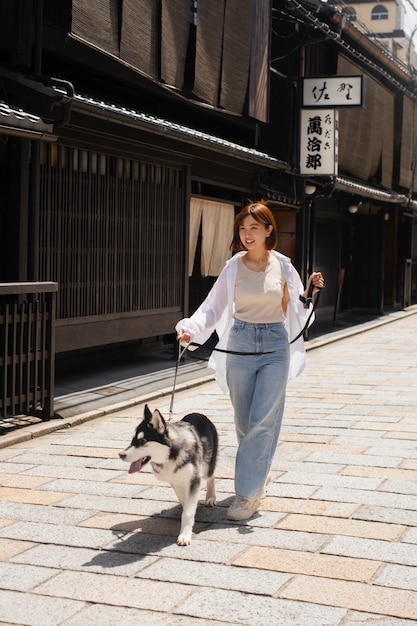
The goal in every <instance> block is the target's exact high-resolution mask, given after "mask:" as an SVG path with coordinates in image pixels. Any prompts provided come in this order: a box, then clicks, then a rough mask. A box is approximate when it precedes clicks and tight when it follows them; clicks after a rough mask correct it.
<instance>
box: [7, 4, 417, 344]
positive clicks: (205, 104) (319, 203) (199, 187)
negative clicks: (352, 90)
mask: <svg viewBox="0 0 417 626" xmlns="http://www.w3.org/2000/svg"><path fill="white" fill-rule="evenodd" d="M0 10H1V15H0V17H1V19H0V35H1V37H0V60H1V65H0V78H1V81H0V82H1V85H2V92H1V94H0V101H1V102H0V183H1V185H0V202H1V217H0V220H1V221H0V244H1V250H2V254H1V259H0V262H1V265H0V281H2V282H8V281H24V280H34V281H55V282H57V283H58V284H59V290H58V294H57V321H56V351H57V353H58V354H65V353H68V352H74V351H75V352H77V351H83V350H88V349H92V348H100V347H103V346H111V345H120V344H125V343H127V342H138V341H139V342H142V343H148V342H154V341H158V340H160V339H161V338H164V337H167V336H169V335H172V333H173V329H174V325H175V322H176V321H177V320H178V319H179V318H180V317H182V316H183V315H184V314H186V313H187V312H188V311H192V310H193V309H194V308H195V307H196V306H197V304H198V303H199V301H200V300H201V298H202V297H203V296H204V295H205V293H206V292H207V289H208V288H209V287H210V285H211V284H212V282H213V281H214V280H215V277H216V276H217V275H218V272H219V266H221V264H222V263H223V262H224V260H225V258H227V255H228V254H229V251H228V245H227V237H226V238H225V236H224V234H225V232H227V231H228V228H229V226H230V224H231V221H232V220H233V216H234V214H235V212H236V211H237V210H238V209H239V208H240V207H241V206H242V205H243V204H244V203H245V202H246V201H247V200H248V199H250V200H255V199H263V200H264V201H266V202H268V204H269V206H270V207H271V209H272V210H273V211H274V213H275V216H276V218H277V223H278V229H279V232H280V238H279V249H280V250H281V251H282V252H284V253H285V254H288V255H289V256H291V258H292V259H293V262H294V263H295V265H296V266H297V268H298V269H299V271H300V273H301V274H302V276H303V277H305V276H306V275H307V273H308V272H309V271H311V270H312V269H314V268H319V269H321V270H322V271H323V273H324V274H325V275H326V278H327V289H326V290H325V292H324V293H323V297H322V302H321V309H322V314H323V315H331V314H332V313H333V311H334V310H335V306H336V305H337V307H338V310H350V309H353V308H365V309H372V310H375V311H382V310H384V309H386V308H392V307H397V306H403V305H406V304H411V303H415V302H417V294H416V286H415V285H416V276H417V271H416V270H417V268H416V263H417V249H416V236H415V231H416V226H415V215H416V201H415V200H414V197H415V194H416V192H417V187H416V184H417V181H416V180H415V177H414V169H413V168H414V165H413V163H414V162H415V160H413V159H414V157H415V147H414V146H415V141H414V138H413V135H412V133H410V128H411V127H412V128H414V125H413V124H414V116H415V115H416V110H415V109H416V104H415V99H414V97H413V90H412V79H411V77H410V75H409V74H408V73H407V71H406V69H404V68H402V67H400V66H399V65H398V63H396V62H393V61H391V60H390V59H388V58H387V56H386V55H385V54H382V53H381V51H380V50H379V49H378V48H377V47H376V46H375V44H372V43H371V42H368V41H367V40H366V38H365V37H364V36H363V35H362V34H359V33H357V32H356V31H355V28H354V26H353V25H352V24H344V23H342V22H341V21H340V19H339V18H340V17H341V15H340V14H339V13H338V12H337V10H336V9H334V8H330V7H327V5H324V4H322V3H320V2H305V3H299V2H298V1H297V0H288V1H287V2H285V3H284V2H282V1H281V0H273V1H272V0H221V1H219V2H215V3H213V2H208V0H206V1H204V0H198V1H196V0H60V2H59V3H58V2H56V0H16V2H14V3H7V2H2V3H1V4H0ZM345 73H349V74H356V73H359V74H366V81H367V102H366V106H365V107H364V108H363V109H361V110H359V111H358V110H357V109H355V110H354V111H353V110H350V111H349V110H347V111H343V112H341V113H340V129H339V174H338V176H336V177H334V178H330V179H323V178H320V177H315V176H314V172H312V175H311V176H309V177H308V179H306V177H302V176H300V174H299V163H298V146H297V137H298V129H299V111H300V101H299V93H300V79H301V78H302V77H303V76H317V75H319V76H331V75H344V74H345ZM307 183H308V184H309V185H310V187H311V186H313V188H314V192H313V194H312V195H311V196H308V195H307V194H306V184H307ZM351 206H356V207H358V208H357V210H356V212H355V213H351V212H350V211H349V207H351ZM341 276H343V278H344V280H343V286H342V289H341V291H340V293H339V291H338V287H339V282H340V277H341ZM339 296H340V298H339Z"/></svg>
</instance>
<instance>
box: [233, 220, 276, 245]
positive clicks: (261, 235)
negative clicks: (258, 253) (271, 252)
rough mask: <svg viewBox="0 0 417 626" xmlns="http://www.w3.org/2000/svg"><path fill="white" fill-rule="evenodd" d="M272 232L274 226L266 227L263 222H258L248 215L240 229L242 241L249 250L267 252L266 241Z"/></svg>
mask: <svg viewBox="0 0 417 626" xmlns="http://www.w3.org/2000/svg"><path fill="white" fill-rule="evenodd" d="M271 231H272V226H268V227H266V226H265V225H264V224H263V223H262V222H257V221H256V220H255V219H254V218H253V217H252V216H251V215H248V216H247V217H245V219H244V220H243V222H242V224H241V225H240V227H239V237H240V241H241V242H242V244H243V245H244V246H245V248H246V249H247V250H259V249H264V250H266V249H267V246H266V240H267V238H268V237H269V235H270V234H271Z"/></svg>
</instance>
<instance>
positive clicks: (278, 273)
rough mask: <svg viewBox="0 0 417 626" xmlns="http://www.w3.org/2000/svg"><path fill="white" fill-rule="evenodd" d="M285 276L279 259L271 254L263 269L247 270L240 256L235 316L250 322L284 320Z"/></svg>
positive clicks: (259, 322)
mask: <svg viewBox="0 0 417 626" xmlns="http://www.w3.org/2000/svg"><path fill="white" fill-rule="evenodd" d="M284 286H285V277H284V275H283V272H282V267H281V262H280V260H279V259H278V258H277V257H275V256H272V255H271V260H270V263H269V264H268V267H267V268H266V270H265V271H264V272H254V271H253V270H250V269H249V268H248V267H247V266H246V265H245V264H244V262H243V260H242V259H241V258H240V259H239V261H238V268H237V276H236V283H235V297H234V302H235V312H234V317H236V318H237V319H239V320H242V322H250V323H252V324H262V323H263V324H273V323H276V322H283V321H284V320H285V315H284V313H283V311H282V297H283V294H284Z"/></svg>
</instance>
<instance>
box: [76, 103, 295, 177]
mask: <svg viewBox="0 0 417 626" xmlns="http://www.w3.org/2000/svg"><path fill="white" fill-rule="evenodd" d="M73 107H74V110H77V111H79V112H82V113H84V114H85V115H91V116H94V117H98V118H100V119H106V120H108V121H113V122H117V123H119V124H124V125H127V126H131V127H134V128H138V129H141V130H146V131H147V132H149V133H153V134H157V135H159V136H166V137H169V138H170V139H176V140H178V141H181V142H184V143H188V144H192V145H195V146H197V147H199V148H205V149H208V150H211V151H214V152H218V153H221V154H224V155H228V156H232V157H234V158H239V159H242V160H244V161H248V162H250V163H253V164H255V165H259V166H262V167H268V168H270V169H275V170H286V171H288V172H289V171H292V168H291V166H290V165H289V164H288V163H286V162H285V161H281V160H279V159H276V158H275V157H273V156H271V155H269V154H266V153H265V152H260V151H259V150H256V149H255V148H248V147H246V146H242V145H240V144H237V143H234V142H231V141H227V140H226V139H222V138H220V137H216V136H215V135H210V134H209V133H204V132H201V131H199V130H195V129H193V128H189V127H188V126H184V125H182V124H176V123H174V122H170V121H168V120H165V119H162V118H159V117H156V116H154V115H149V114H148V113H143V112H140V111H135V110H132V109H127V108H124V107H122V106H120V105H116V104H109V103H106V102H102V101H98V100H95V99H94V98H90V97H87V96H82V95H79V94H76V95H75V96H74V104H73Z"/></svg>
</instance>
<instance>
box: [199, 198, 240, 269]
mask: <svg viewBox="0 0 417 626" xmlns="http://www.w3.org/2000/svg"><path fill="white" fill-rule="evenodd" d="M234 217H235V212H234V208H233V205H231V204H226V203H222V202H215V201H213V200H204V199H200V198H191V205H190V241H189V245H190V251H189V265H188V275H189V276H191V274H192V272H193V266H194V258H195V252H196V248H197V241H198V233H199V231H200V225H202V245H201V274H202V275H203V276H218V275H219V274H220V272H221V271H222V269H223V266H224V264H225V263H226V261H227V259H229V258H230V256H231V252H230V249H229V246H230V242H231V241H232V236H233V222H234Z"/></svg>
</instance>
